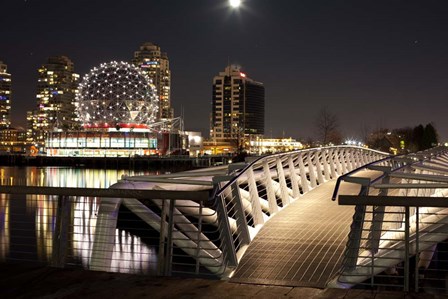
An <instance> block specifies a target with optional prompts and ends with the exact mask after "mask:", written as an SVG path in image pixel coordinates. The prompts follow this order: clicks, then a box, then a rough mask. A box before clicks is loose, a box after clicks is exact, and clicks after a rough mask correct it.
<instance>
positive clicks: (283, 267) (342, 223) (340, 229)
mask: <svg viewBox="0 0 448 299" xmlns="http://www.w3.org/2000/svg"><path fill="white" fill-rule="evenodd" d="M375 175H376V174H374V172H372V171H370V172H369V173H365V174H363V175H361V176H366V177H371V176H375ZM334 187H335V181H329V182H327V183H325V184H322V185H320V186H318V187H316V188H315V189H313V190H311V191H310V192H308V193H307V194H305V195H304V196H302V197H300V198H299V199H297V200H296V201H294V202H293V203H291V204H290V205H289V206H287V207H286V208H285V209H283V210H281V211H280V212H278V213H277V214H276V215H274V216H273V217H272V218H271V219H270V220H269V221H268V222H267V223H266V224H265V225H264V226H263V228H262V229H261V230H260V232H259V233H258V234H257V236H256V237H255V238H254V240H253V241H252V243H251V244H250V245H249V247H248V249H247V251H246V253H245V254H244V256H243V258H242V259H241V262H240V264H239V266H238V268H237V269H236V271H235V274H234V276H233V277H232V278H231V281H233V282H243V283H257V284H270V285H271V284H273V285H288V286H304V287H317V288H324V287H325V285H326V283H327V281H328V280H330V279H332V278H333V277H334V275H335V274H336V272H337V271H338V270H339V267H340V266H341V262H342V258H343V257H342V255H343V252H344V249H345V243H346V240H347V235H348V233H349V229H350V224H351V222H352V217H353V212H354V208H353V207H352V206H339V205H338V204H337V202H332V201H331V195H332V193H333V190H334ZM359 190H360V186H359V185H357V184H349V183H344V184H342V185H341V188H340V194H350V195H351V194H353V195H355V194H358V193H359Z"/></svg>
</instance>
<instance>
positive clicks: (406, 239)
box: [404, 206, 410, 292]
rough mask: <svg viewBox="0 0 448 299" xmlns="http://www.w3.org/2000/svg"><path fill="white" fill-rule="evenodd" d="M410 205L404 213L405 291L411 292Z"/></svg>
mask: <svg viewBox="0 0 448 299" xmlns="http://www.w3.org/2000/svg"><path fill="white" fill-rule="evenodd" d="M409 217H410V213H409V206H406V207H405V214H404V218H405V219H404V226H405V227H404V244H405V245H404V246H405V248H404V255H405V258H404V291H405V292H409V277H410V276H409Z"/></svg>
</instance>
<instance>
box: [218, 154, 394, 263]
mask: <svg viewBox="0 0 448 299" xmlns="http://www.w3.org/2000/svg"><path fill="white" fill-rule="evenodd" d="M386 156H388V154H386V153H383V152H379V151H374V150H370V149H366V148H361V147H350V146H336V147H324V148H313V149H307V150H300V151H295V152H288V153H284V154H276V155H270V156H265V157H261V158H258V159H256V160H254V161H252V162H251V163H249V164H237V165H231V166H229V175H227V176H215V177H214V178H213V182H214V184H215V190H216V194H215V196H214V197H215V198H217V204H218V205H219V207H218V208H219V211H221V214H222V215H227V216H228V217H227V218H228V219H229V221H228V223H226V222H225V224H224V225H225V226H228V227H229V228H228V230H227V231H228V232H229V234H231V236H230V237H228V238H227V239H229V240H230V241H231V242H232V243H228V244H227V248H228V249H229V250H230V251H229V252H227V256H228V257H229V259H230V260H229V265H237V264H238V261H239V260H240V258H241V256H242V255H243V254H244V251H245V249H246V247H247V245H248V244H249V243H250V242H251V240H252V239H253V238H254V237H255V235H256V234H257V232H258V231H259V229H260V228H261V227H262V225H263V224H264V223H265V222H266V221H267V220H268V219H269V218H270V217H272V216H273V215H274V214H276V213H277V212H278V211H280V210H281V209H283V208H285V207H286V206H287V205H288V204H289V203H291V202H293V201H295V200H296V199H298V198H300V197H301V196H303V195H304V194H305V193H307V192H308V191H310V190H312V189H314V188H315V187H317V186H318V185H320V184H323V183H325V182H326V181H328V180H331V179H335V178H337V177H338V176H340V175H342V174H344V173H347V172H349V171H352V170H354V169H356V168H357V167H360V166H361V165H365V164H367V163H370V162H372V161H375V160H378V159H381V158H383V157H386ZM230 241H229V242H230Z"/></svg>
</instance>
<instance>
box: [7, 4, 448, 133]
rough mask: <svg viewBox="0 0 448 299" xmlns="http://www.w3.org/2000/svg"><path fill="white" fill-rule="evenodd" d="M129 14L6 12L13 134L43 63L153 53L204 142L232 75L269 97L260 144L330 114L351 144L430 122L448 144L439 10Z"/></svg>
mask: <svg viewBox="0 0 448 299" xmlns="http://www.w3.org/2000/svg"><path fill="white" fill-rule="evenodd" d="M132 4H133V5H129V4H126V3H125V2H124V1H114V2H105V1H89V2H87V3H86V2H83V1H66V2H64V3H58V2H57V1H51V0H47V1H45V0H43V1H38V0H28V1H23V2H21V1H6V3H5V4H4V5H3V7H4V8H5V9H4V11H5V12H6V13H5V15H4V18H2V20H1V21H0V25H1V26H2V28H10V29H9V30H5V31H4V32H2V36H3V37H2V38H3V46H2V47H1V48H0V60H2V61H3V62H4V63H5V64H6V65H7V66H8V72H9V73H10V74H12V84H13V98H12V112H11V115H12V124H13V125H15V126H17V125H19V126H23V127H25V124H26V111H28V110H33V109H35V103H36V82H37V75H36V70H37V69H38V68H39V66H40V65H42V64H43V63H44V62H45V61H46V60H47V59H48V57H50V56H54V55H66V56H67V57H69V58H70V59H71V60H72V61H73V63H74V65H75V69H76V72H77V73H79V74H80V75H81V76H83V75H84V74H86V73H87V72H88V70H89V69H91V68H92V67H93V66H95V65H98V64H99V63H101V62H107V61H111V60H125V61H131V60H132V57H133V53H134V52H135V50H136V49H138V47H139V46H141V45H142V44H143V43H144V42H152V43H154V44H157V45H158V46H160V48H161V49H162V50H163V52H166V53H167V54H168V56H169V58H170V68H171V77H172V78H171V80H172V83H171V94H172V96H171V104H172V107H173V108H174V112H175V116H178V115H179V114H180V111H184V115H185V125H186V128H187V129H188V130H199V131H202V132H205V135H206V136H208V133H206V132H208V131H209V116H210V113H211V105H210V103H211V99H212V90H211V85H212V79H213V77H214V75H215V74H216V73H217V72H218V71H219V70H222V69H223V68H224V67H225V66H226V65H227V64H228V63H231V64H240V65H241V66H242V69H243V71H245V72H247V74H248V76H249V77H253V78H257V80H260V81H261V82H263V83H264V85H265V88H266V119H265V124H266V125H265V136H267V137H271V136H273V137H281V136H282V135H283V134H284V135H285V136H293V137H300V138H307V137H315V136H316V129H315V124H314V122H315V118H316V116H317V114H318V112H319V110H320V109H321V108H322V107H327V108H328V109H329V110H330V111H332V112H333V113H335V114H336V115H337V116H338V118H339V122H340V127H341V131H342V133H343V134H344V135H345V136H347V137H350V136H353V137H357V136H360V135H361V133H362V132H361V131H362V130H364V127H368V128H370V130H374V129H377V128H380V127H387V128H391V129H393V128H397V127H405V126H411V127H413V126H415V125H418V124H420V123H422V124H426V123H429V122H434V124H435V126H436V128H437V130H438V132H439V134H440V137H441V141H446V140H447V138H448V119H447V118H446V117H445V115H444V111H443V109H441V108H442V107H443V105H444V103H445V102H446V99H447V96H448V90H447V87H446V78H447V72H448V68H447V65H448V57H447V55H446V53H447V52H448V42H447V41H446V40H444V39H443V37H444V35H443V33H444V32H446V30H447V29H448V21H447V20H446V19H445V15H446V13H447V12H448V5H447V4H445V3H443V2H442V1H427V2H423V1H394V2H393V3H391V2H390V1H375V2H364V3H359V2H356V1H344V3H334V2H330V1H301V2H296V1H286V0H285V1H279V2H275V3H274V1H268V0H257V1H255V0H246V1H243V6H242V7H241V8H240V9H232V8H230V7H229V6H228V3H227V1H226V0H222V1H205V0H195V1H191V2H190V1H189V2H188V3H186V1H169V3H167V1H134V2H133V3H132ZM136 8H137V9H136ZM67 11H70V16H72V15H74V16H77V17H75V18H73V19H70V20H69V19H67V18H66V16H65V15H64V12H67Z"/></svg>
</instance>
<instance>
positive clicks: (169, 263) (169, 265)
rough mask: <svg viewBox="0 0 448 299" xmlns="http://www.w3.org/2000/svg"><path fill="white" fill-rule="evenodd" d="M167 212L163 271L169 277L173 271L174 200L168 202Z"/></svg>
mask: <svg viewBox="0 0 448 299" xmlns="http://www.w3.org/2000/svg"><path fill="white" fill-rule="evenodd" d="M169 202H170V205H169V210H168V227H167V232H168V234H167V238H166V255H165V271H166V275H168V276H171V272H172V270H173V230H174V206H175V204H176V200H175V199H172V200H170V201H169Z"/></svg>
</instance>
